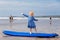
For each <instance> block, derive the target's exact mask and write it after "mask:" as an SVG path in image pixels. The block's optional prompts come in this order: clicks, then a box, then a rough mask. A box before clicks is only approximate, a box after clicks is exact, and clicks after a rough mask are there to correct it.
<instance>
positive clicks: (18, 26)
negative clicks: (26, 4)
mask: <svg viewBox="0 0 60 40" xmlns="http://www.w3.org/2000/svg"><path fill="white" fill-rule="evenodd" d="M36 26H37V32H38V33H57V34H59V35H60V19H53V21H52V25H50V22H49V19H39V21H38V22H36ZM4 30H12V31H18V32H22V31H23V32H29V29H28V28H27V21H26V20H14V22H13V25H12V26H11V25H10V23H9V20H0V40H60V37H59V36H58V37H56V38H36V37H13V36H7V35H4V34H3V33H2V32H3V31H4ZM33 32H35V31H34V30H33Z"/></svg>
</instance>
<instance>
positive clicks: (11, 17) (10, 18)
mask: <svg viewBox="0 0 60 40" xmlns="http://www.w3.org/2000/svg"><path fill="white" fill-rule="evenodd" d="M9 21H10V26H11V27H12V24H13V16H10V17H9Z"/></svg>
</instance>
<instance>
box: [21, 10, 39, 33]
mask: <svg viewBox="0 0 60 40" xmlns="http://www.w3.org/2000/svg"><path fill="white" fill-rule="evenodd" d="M21 14H22V15H24V16H25V17H27V18H28V28H29V29H30V34H31V33H32V29H34V30H35V32H37V29H36V25H35V22H34V21H38V20H37V19H35V18H34V12H33V11H30V12H29V15H26V14H23V13H21Z"/></svg>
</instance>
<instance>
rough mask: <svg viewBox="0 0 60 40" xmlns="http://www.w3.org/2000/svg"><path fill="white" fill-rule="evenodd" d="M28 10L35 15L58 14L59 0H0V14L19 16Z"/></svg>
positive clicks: (59, 13) (59, 11)
mask: <svg viewBox="0 0 60 40" xmlns="http://www.w3.org/2000/svg"><path fill="white" fill-rule="evenodd" d="M30 10H33V11H34V13H35V16H46V15H60V0H0V16H9V15H13V16H21V14H20V13H21V12H23V13H26V14H28V12H29V11H30Z"/></svg>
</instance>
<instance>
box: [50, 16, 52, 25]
mask: <svg viewBox="0 0 60 40" xmlns="http://www.w3.org/2000/svg"><path fill="white" fill-rule="evenodd" d="M51 24H52V17H50V25H51Z"/></svg>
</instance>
